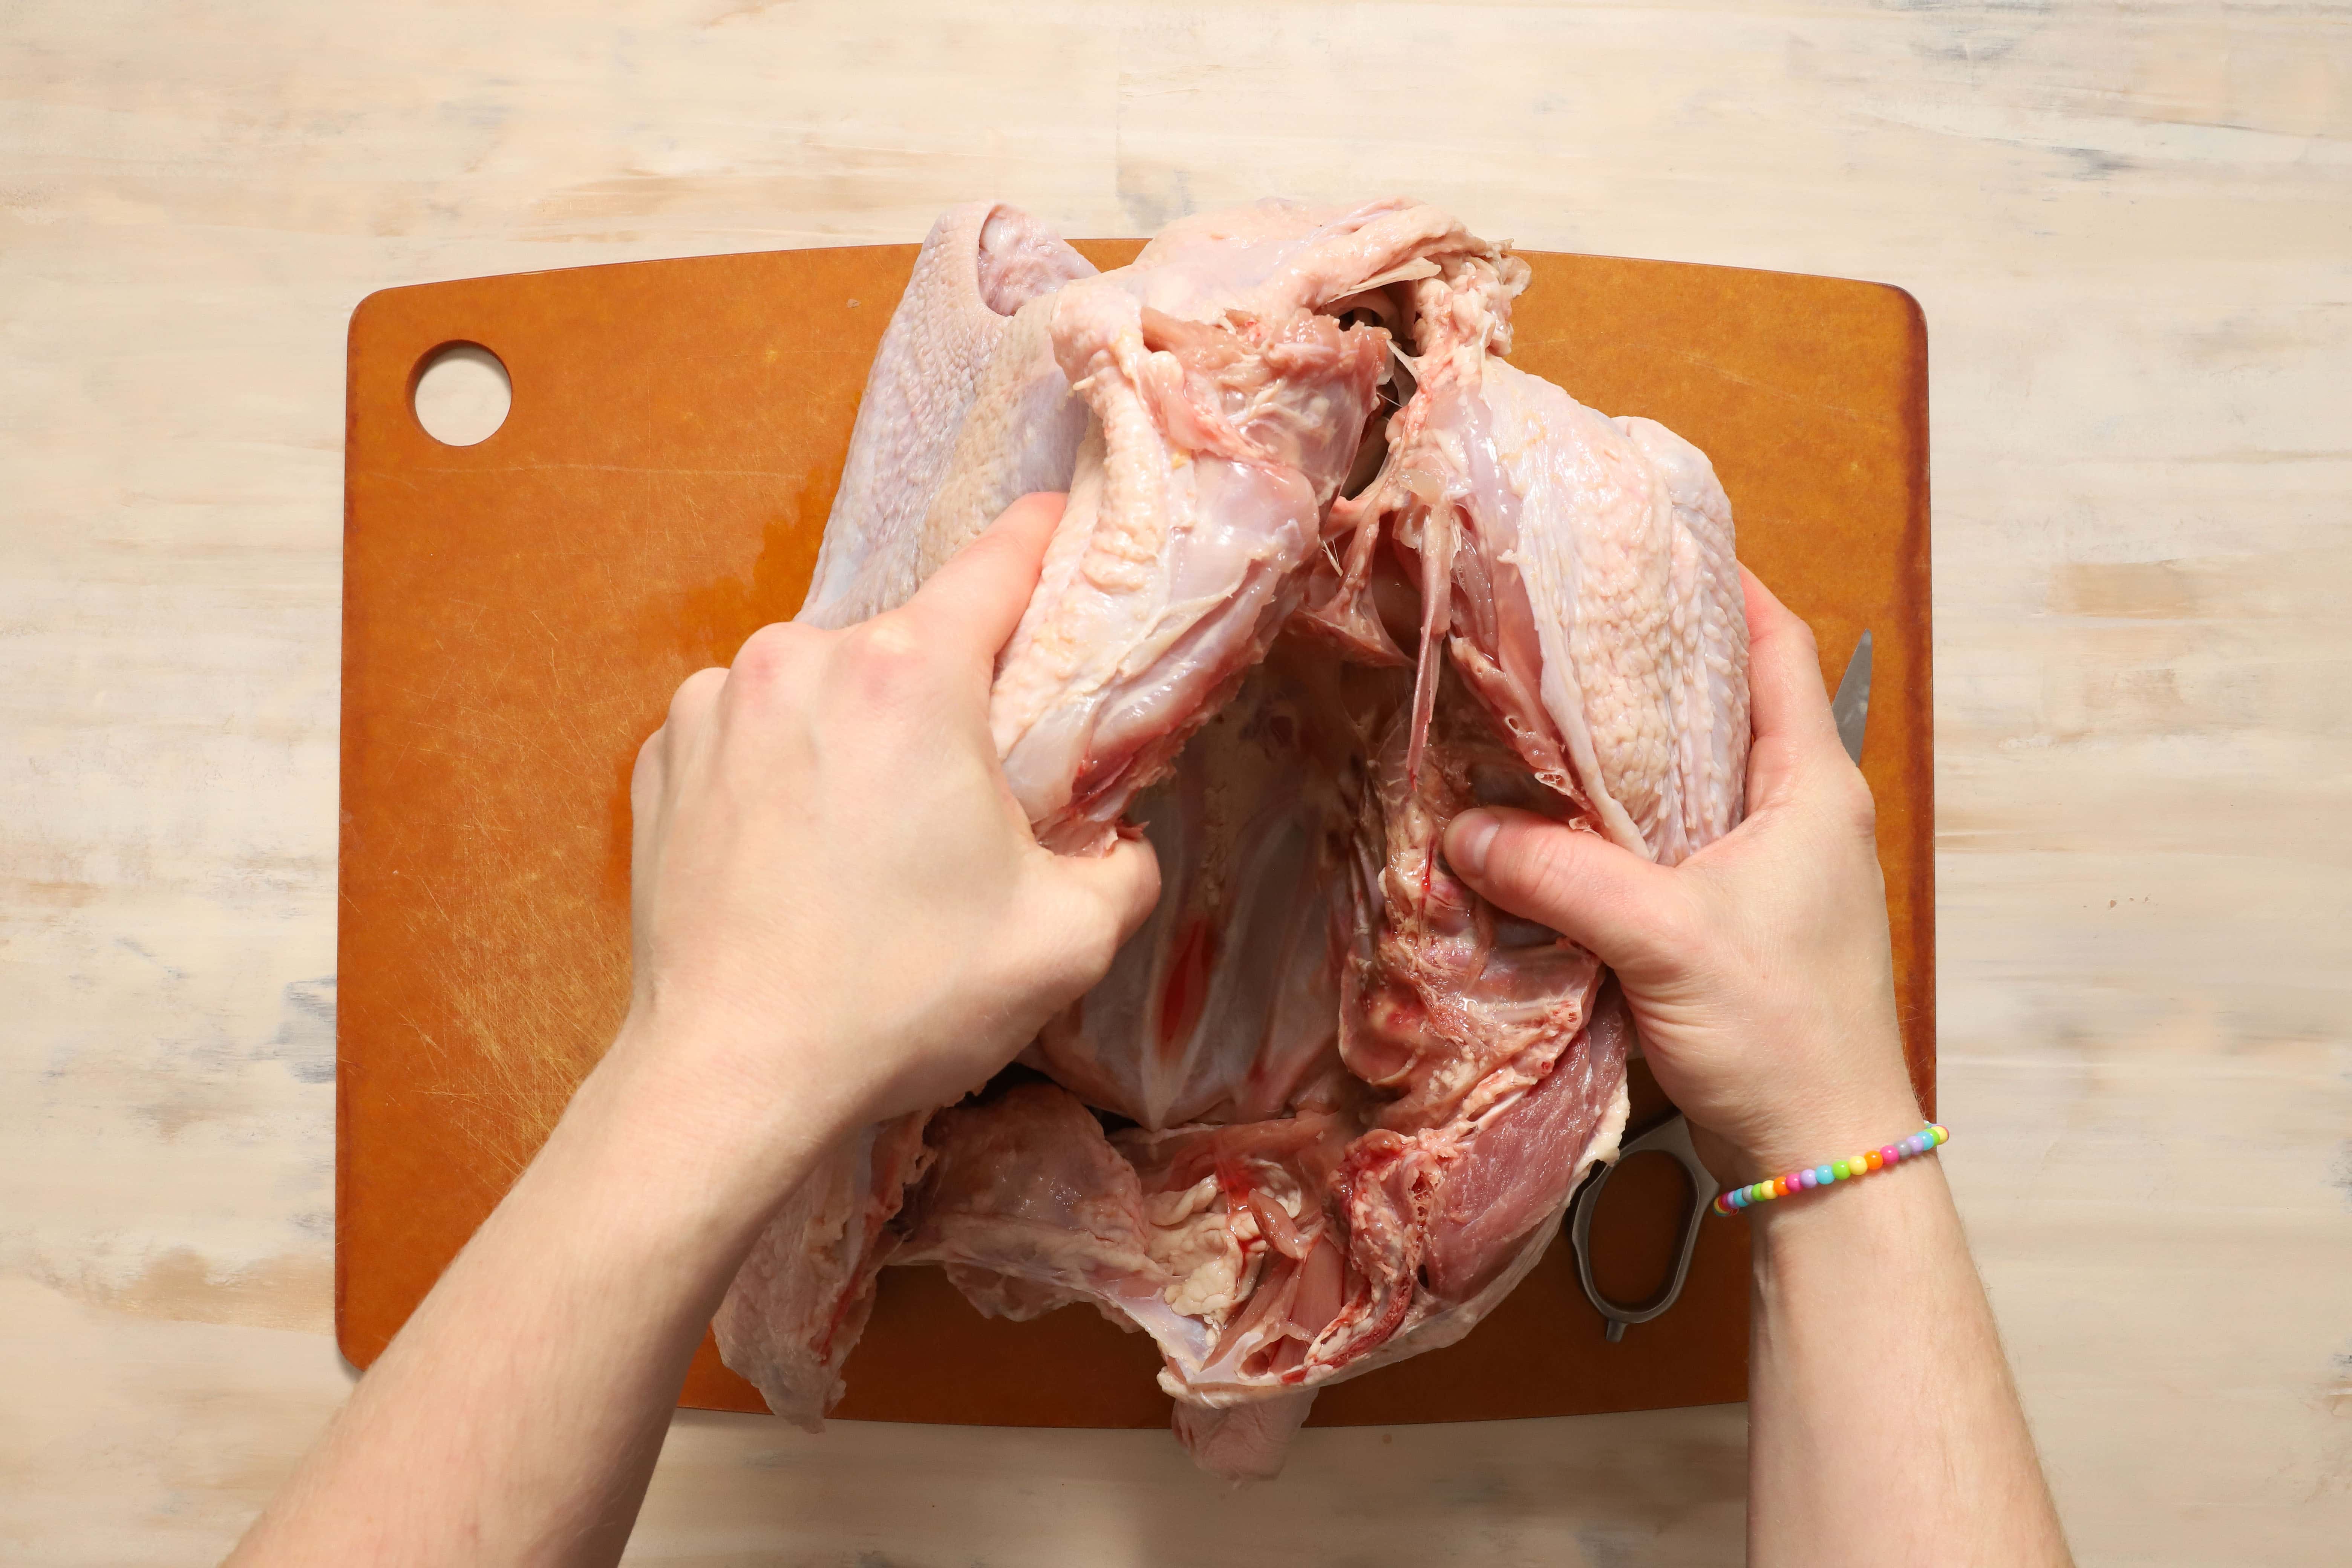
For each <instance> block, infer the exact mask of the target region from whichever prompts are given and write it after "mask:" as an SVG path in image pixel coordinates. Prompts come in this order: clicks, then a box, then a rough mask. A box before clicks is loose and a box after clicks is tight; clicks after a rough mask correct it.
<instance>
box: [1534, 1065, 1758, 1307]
mask: <svg viewBox="0 0 2352 1568" xmlns="http://www.w3.org/2000/svg"><path fill="white" fill-rule="evenodd" d="M1653 1151H1654V1152H1658V1153H1662V1154H1671V1155H1672V1156H1674V1158H1675V1161H1676V1162H1677V1163H1680V1164H1681V1166H1682V1168H1683V1169H1684V1170H1685V1171H1686V1172H1688V1173H1689V1174H1690V1179H1691V1206H1690V1213H1689V1214H1687V1215H1684V1216H1683V1232H1682V1236H1681V1237H1679V1238H1678V1239H1677V1241H1676V1242H1675V1271H1674V1274H1673V1276H1672V1277H1671V1278H1670V1279H1667V1281H1666V1284H1665V1289H1662V1290H1660V1291H1659V1292H1658V1293H1657V1294H1656V1295H1655V1296H1653V1297H1651V1298H1650V1299H1649V1300H1646V1301H1643V1302H1642V1303H1640V1304H1639V1305H1636V1306H1627V1305H1626V1304H1625V1303H1623V1302H1622V1301H1612V1300H1610V1299H1609V1298H1608V1297H1606V1296H1604V1295H1602V1294H1601V1287H1600V1286H1598V1285H1596V1284H1594V1283H1593V1282H1592V1211H1593V1210H1594V1209H1595V1208H1596V1207H1598V1206H1599V1205H1600V1203H1601V1188H1603V1187H1605V1186H1607V1185H1608V1184H1609V1178H1610V1177H1611V1176H1612V1174H1614V1173H1615V1172H1616V1170H1617V1165H1618V1164H1622V1163H1624V1162H1625V1160H1626V1158H1627V1157H1628V1156H1630V1155H1633V1154H1646V1153H1650V1152H1653ZM1721 1190H1722V1189H1721V1188H1720V1187H1718V1186H1717V1184H1716V1180H1715V1177H1714V1175H1713V1174H1712V1173H1710V1172H1709V1171H1708V1170H1707V1168H1706V1165H1705V1164H1704V1163H1702V1162H1701V1161H1700V1159H1699V1157H1698V1151H1697V1150H1696V1148H1694V1147H1693V1146H1692V1144H1691V1135H1690V1123H1689V1122H1688V1121H1685V1120H1684V1119H1683V1115H1682V1113H1681V1112H1680V1111H1676V1112H1675V1114H1674V1115H1672V1116H1670V1117H1668V1118H1667V1119H1666V1120H1665V1121H1661V1122H1659V1123H1658V1124H1657V1125H1656V1126H1655V1127H1653V1128H1651V1129H1650V1130H1649V1131H1646V1132H1644V1133H1643V1134H1642V1135H1641V1136H1640V1137H1639V1138H1636V1139H1634V1140H1633V1142H1630V1143H1627V1144H1625V1145H1623V1146H1622V1148H1620V1149H1619V1150H1618V1152H1617V1163H1616V1164H1609V1165H1603V1166H1601V1168H1600V1169H1599V1170H1597V1171H1595V1172H1593V1173H1592V1174H1591V1177H1589V1178H1588V1179H1587V1180H1586V1182H1585V1184H1584V1185H1583V1186H1581V1187H1580V1188H1578V1189H1577V1193H1576V1196H1575V1198H1574V1199H1573V1200H1571V1201H1570V1205H1569V1232H1568V1235H1569V1240H1570V1243H1572V1244H1573V1245H1574V1247H1575V1248H1576V1277H1577V1279H1580V1280H1581V1281H1582V1282H1583V1285H1584V1294H1585V1298H1586V1299H1587V1300H1590V1301H1591V1303H1592V1306H1593V1310H1596V1311H1598V1312H1599V1313H1600V1314H1601V1316H1602V1317H1604V1318H1606V1319H1608V1320H1609V1342H1611V1343H1612V1344H1614V1343H1616V1342H1618V1341H1619V1340H1622V1339H1623V1338H1624V1337H1625V1325H1627V1324H1628V1323H1646V1322H1648V1321H1650V1320H1651V1319H1652V1318H1654V1317H1656V1316H1657V1315H1658V1314H1659V1313H1661V1312H1663V1311H1664V1310H1666V1309H1667V1308H1669V1307H1671V1306H1673V1305H1674V1304H1675V1298H1676V1297H1678V1296H1680V1295H1681V1294H1682V1293H1683V1279H1684V1277H1685V1275H1687V1274H1688V1273H1689V1272H1690V1262H1691V1254H1692V1253H1693V1252H1694V1251H1695V1250H1696V1249H1697V1247H1698V1227H1699V1223H1700V1222H1701V1221H1702V1220H1704V1219H1706V1206H1707V1205H1709V1204H1711V1203H1713V1202H1714V1201H1715V1194H1717V1192H1719V1191H1721Z"/></svg>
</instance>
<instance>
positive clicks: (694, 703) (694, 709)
mask: <svg viewBox="0 0 2352 1568" xmlns="http://www.w3.org/2000/svg"><path fill="white" fill-rule="evenodd" d="M726 684H727V672H726V671H725V670H723V669H720V668H718V667H716V666H713V667H712V668H709V669H698V670H696V671H695V672H694V673H693V674H692V675H689V676H688V677H687V678H686V679H684V680H681V681H679V682H678V683H677V690H676V691H674V692H672V693H670V699H669V716H668V717H667V719H666V720H664V721H663V723H662V729H663V730H670V731H677V730H686V729H691V728H692V727H693V726H694V725H695V724H696V723H697V722H698V721H700V719H701V717H702V715H703V714H704V713H706V712H708V711H709V708H710V704H711V703H712V701H713V700H716V699H717V697H718V695H719V688H721V687H723V686H725V685H726ZM654 733H655V737H656V739H657V738H659V736H660V734H661V731H658V730H657V731H655V732H654ZM651 743H652V742H647V744H651Z"/></svg>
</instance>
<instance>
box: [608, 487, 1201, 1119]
mask: <svg viewBox="0 0 2352 1568" xmlns="http://www.w3.org/2000/svg"><path fill="white" fill-rule="evenodd" d="M1060 513H1061V498H1060V497H1058V496H1046V495H1038V496H1029V497H1024V499H1023V500H1020V501H1018V502H1016V503H1014V504H1013V506H1012V507H1011V508H1010V509H1008V510H1006V512H1005V513H1004V515H1003V517H1002V518H1000V519H999V520H998V521H997V522H996V523H995V525H994V526H993V527H992V528H991V529H989V530H988V531H986V532H985V533H983V534H982V535H981V536H980V537H979V538H978V539H976V540H975V541H973V542H972V543H971V545H969V546H968V547H966V548H965V550H964V551H963V552H961V554H959V555H957V556H956V557H955V559H953V560H952V561H950V562H949V563H947V564H946V565H945V566H944V567H942V568H941V569H940V571H939V572H938V573H936V574H934V575H933V576H932V577H931V579H930V580H929V582H928V583H927V584H924V586H923V588H922V590H921V592H919V593H918V594H917V595H915V596H914V597H913V598H912V599H911V600H909V601H908V603H907V604H905V605H902V606H900V607H899V608H898V609H896V610H892V611H890V612H888V613H887V614H885V615H882V616H877V617H875V618H874V619H873V620H870V621H867V622H865V623H864V624H862V625H859V626H852V627H849V628H847V629H845V630H842V631H820V630H818V629H816V628H814V627H811V626H800V625H792V624H786V625H777V626H766V627H763V628H762V629H761V630H760V631H758V632H756V633H754V634H753V635H752V637H751V639H750V640H749V641H747V642H746V643H745V644H744V645H743V648H742V651H741V652H740V654H738V655H737V656H736V659H735V663H734V665H733V667H732V668H728V669H706V670H703V671H702V672H700V673H699V674H698V675H695V676H693V677H691V678H689V679H688V680H687V681H686V683H685V684H684V685H682V686H680V687H679V688H678V689H677V696H676V697H675V698H673V699H672V700H671V702H670V709H669V716H668V719H667V721H665V722H664V723H663V725H662V727H661V728H660V729H659V730H657V731H655V733H654V735H653V736H652V738H651V739H649V740H648V741H646V743H645V746H644V749H643V750H641V751H640V752H638V754H637V764H636V773H635V778H634V780H633V781H632V783H631V785H630V805H631V806H632V808H633V810H634V811H635V843H634V855H633V859H632V865H631V873H630V877H631V886H632V899H631V918H632V924H633V927H634V931H635V940H634V959H635V992H634V996H633V1005H632V1008H631V1014H630V1023H629V1026H628V1027H627V1028H625V1030H624V1034H623V1039H624V1042H625V1044H626V1043H630V1042H633V1041H640V1040H643V1039H646V1038H647V1037H650V1038H651V1039H652V1040H654V1041H656V1042H658V1048H659V1049H660V1050H661V1051H663V1052H665V1053H667V1052H675V1053H676V1057H677V1059H676V1061H675V1064H674V1067H673V1068H665V1069H664V1070H663V1071H662V1072H660V1073H659V1074H658V1075H656V1081H667V1082H672V1083H687V1082H690V1083H692V1084H693V1085H695V1086H696V1095H697V1103H698V1108H699V1110H701V1111H703V1112H704V1113H707V1114H709V1115H712V1116H728V1117H733V1116H748V1117H750V1118H751V1121H752V1122H753V1124H754V1127H755V1129H756V1130H758V1131H765V1132H772V1131H774V1130H776V1129H778V1128H780V1127H783V1126H787V1125H803V1126H804V1125H806V1121H805V1119H806V1118H807V1117H808V1116H809V1115H810V1114H811V1113H812V1112H814V1113H815V1114H816V1115H817V1116H819V1117H820V1118H821V1119H822V1121H823V1122H824V1126H825V1128H826V1129H827V1130H829V1131H834V1132H838V1131H846V1130H847V1129H848V1128H850V1127H853V1126H856V1125H858V1124H861V1123H864V1122H866V1121H877V1120H880V1119H882V1118H885V1117H888V1116H892V1115H896V1114H898V1113H900V1112H902V1111H907V1110H917V1109H919V1108H922V1107H926V1106H932V1105H940V1104H945V1103H947V1102H949V1101H951V1100H955V1099H956V1098H958V1097H959V1096H961V1095H962V1094H964V1093H966V1092H967V1091H969V1090H971V1089H976V1088H978V1087H979V1086H980V1085H981V1084H982V1082H984V1081H985V1080H986V1079H988V1078H989V1077H990V1076H991V1075H992V1074H993V1073H994V1072H996V1071H997V1070H998V1069H999V1068H1002V1067H1003V1066H1004V1064H1005V1063H1006V1062H1007V1061H1009V1060H1011V1059H1012V1057H1013V1053H1014V1052H1016V1051H1018V1050H1019V1049H1020V1048H1021V1047H1023V1046H1024V1044H1026V1043H1027V1042H1028V1041H1029V1040H1030V1038H1031V1037H1034V1035H1035V1033H1036V1031H1037V1029H1038V1028H1039V1026H1041V1025H1043V1024H1044V1022H1045V1019H1046V1018H1048V1017H1049V1016H1052V1015H1053V1014H1054V1013H1055V1012H1056V1011H1058V1010H1060V1009H1061V1008H1062V1007H1064V1006H1066V1005H1068V1004H1069V1003H1070V1002H1072V1001H1074V1000H1075V999H1076V997H1077V996H1079V995H1080V994H1082V993H1084V992H1085V991H1086V990H1087V988H1088V987H1089V986H1091V985H1093V984H1094V983H1095V982H1096V981H1097V980H1098V979H1100V978H1101V977H1102V974H1103V973H1104V971H1105V970H1106V969H1108V967H1109V964H1110V961H1111V956H1112V954H1113V953H1114V952H1117V951H1118V946H1119V944H1120V943H1121V942H1124V941H1125V940H1126V939H1127V938H1128V936H1129V935H1130V934H1131V933H1132V932H1133V931H1135V929H1136V928H1137V927H1138V926H1139V925H1140V924H1141V923H1142V921H1143V920H1144V918H1145V916H1147V915H1148V914H1149V913H1150V910H1151V907H1152V905H1153V903H1154V901H1155V900H1157V899H1158V897H1159V889H1160V878H1159V868H1158V865H1157V862H1156V861H1155V859H1154V858H1153V856H1152V853H1151V850H1150V846H1148V845H1146V844H1144V843H1142V842H1140V841H1137V840H1131V839H1123V840H1121V841H1119V842H1118V844H1117V845H1115V846H1114V847H1113V848H1112V849H1111V850H1110V852H1109V853H1108V854H1107V855H1104V856H1100V857H1085V858H1076V857H1060V856H1055V855H1054V854H1051V853H1049V852H1048V851H1046V850H1045V849H1042V848H1040V847H1038V846H1037V843H1036V841H1035V840H1034V838H1033V837H1031V834H1030V831H1029V825H1028V823H1027V821H1026V820H1025V818H1024V816H1023V815H1022V812H1021V810H1020V808H1019V806H1018V805H1015V804H1014V802H1013V796H1012V794H1011V792H1010V791H1009V790H1008V789H1007V788H1006V786H1005V783H1004V776H1003V770H1002V769H1001V768H1000V767H999V766H998V763H997V756H996V748H995V745H994V743H993V742H992V740H991V739H990V736H989V728H988V696H989V684H990V679H991V677H992V672H993V668H994V662H995V658H996V655H997V652H998V650H999V649H1000V648H1001V647H1003V644H1004V642H1005V640H1006V638H1007V637H1010V636H1011V635H1012V631H1013V626H1014V624H1015V623H1016V622H1017V621H1018V620H1019V618H1020V616H1021V613H1022V611H1023V609H1024V606H1025V605H1027V604H1028V601H1029V597H1030V595H1031V594H1032V592H1033V591H1034V587H1035V584H1036V581H1037V573H1038V565H1039V562H1040V560H1041V559H1042V557H1043V555H1044V552H1045V543H1046V541H1047V540H1048V539H1049V538H1050V537H1051V535H1052V532H1053V528H1054V524H1055V521H1056V520H1057V519H1058V518H1059V516H1060Z"/></svg>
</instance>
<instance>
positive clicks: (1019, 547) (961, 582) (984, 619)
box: [897, 491, 1064, 660]
mask: <svg viewBox="0 0 2352 1568" xmlns="http://www.w3.org/2000/svg"><path fill="white" fill-rule="evenodd" d="M1063 499H1064V498H1063V497H1062V496H1060V495H1058V494H1055V493H1052V492H1048V491H1040V492H1038V493H1036V494H1034V495H1025V496H1023V497H1022V498H1021V499H1020V500H1017V501H1014V502H1013V504H1012V505H1011V506H1009V507H1006V508H1005V509H1004V513H1003V516H1001V517H999V518H998V519H997V520H996V521H994V522H992V523H991V524H989V526H988V527H987V529H986V530H984V531H982V533H981V535H980V537H978V538H977V539H974V540H973V541H972V542H971V543H970V544H967V545H965V546H964V547H963V548H962V549H961V550H959V551H958V552H956V553H955V554H954V555H953V556H951V557H950V558H949V561H948V563H947V564H946V565H944V566H941V567H940V569H939V570H938V571H936V572H934V573H932V574H931V575H930V580H929V582H927V583H925V584H923V586H922V588H921V590H920V591H919V592H918V593H917V594H916V595H915V596H914V597H913V598H911V599H909V600H908V601H907V603H906V605H904V606H903V607H902V608H901V609H900V610H899V611H898V612H897V613H898V614H899V615H902V616H906V617H908V619H909V620H912V621H914V622H916V623H917V624H918V625H919V626H920V627H921V628H922V639H921V640H922V641H923V643H924V645H925V646H927V647H945V648H951V649H958V650H963V651H968V652H970V653H971V654H973V655H974V656H976V657H978V658H983V659H989V660H993V659H994V658H996V654H997V650H998V649H999V648H1002V647H1003V646H1004V645H1005V643H1006V641H1008V640H1009V639H1010V638H1011V637H1012V636H1013V627H1014V626H1018V625H1020V624H1021V612H1022V611H1024V610H1025V609H1027V608H1028V607H1029V597H1030V595H1032V594H1034V593H1035V592H1036V591H1037V573H1038V571H1039V569H1040V568H1041V567H1042V566H1043V565H1044V563H1045V546H1046V545H1047V544H1048V543H1050V542H1052V540H1053V537H1054V528H1055V524H1056V523H1058V522H1060V521H1062V501H1063Z"/></svg>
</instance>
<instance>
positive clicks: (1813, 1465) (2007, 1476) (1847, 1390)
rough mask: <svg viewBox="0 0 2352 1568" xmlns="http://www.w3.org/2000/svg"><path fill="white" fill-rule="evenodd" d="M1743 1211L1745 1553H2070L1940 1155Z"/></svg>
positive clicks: (1993, 1559) (1768, 1566) (2018, 1559)
mask: <svg viewBox="0 0 2352 1568" xmlns="http://www.w3.org/2000/svg"><path fill="white" fill-rule="evenodd" d="M1901 1131H1907V1130H1906V1129H1902V1128H1898V1127H1889V1128H1887V1129H1886V1130H1885V1132H1883V1133H1881V1134H1880V1135H1879V1140H1880V1141H1882V1142H1883V1141H1884V1140H1885V1138H1886V1137H1890V1136H1893V1135H1895V1134H1896V1133H1898V1132H1901ZM1748 1214H1749V1215H1750V1216H1751V1220H1752V1222H1753V1223H1754V1225H1755V1226H1756V1233H1755V1244H1754V1260H1755V1261H1754V1313H1753V1327H1752V1340H1751V1356H1750V1364H1749V1372H1748V1378H1749V1394H1748V1398H1749V1405H1748V1412H1749V1415H1748V1419H1749V1434H1748V1488H1749V1492H1748V1560H1749V1561H1750V1562H1751V1563H1757V1564H1759V1565H1761V1568H1776V1565H1779V1564H1788V1563H1864V1562H1875V1563H1929V1562H1934V1563H1951V1564H1955V1565H1958V1564H1969V1563H1984V1564H2000V1565H2002V1568H2018V1565H2041V1564H2052V1563H2067V1562H2069V1561H2070V1559H2069V1557H2068V1555H2067V1552H2066V1547H2065V1542H2064V1539H2063V1536H2062V1535H2061V1534H2060V1532H2059V1528H2058V1522H2057V1517H2056V1514H2055V1511H2054V1510H2053V1508H2052V1506H2051V1502H2050V1498H2049V1494H2048V1491H2047V1490H2046V1489H2045V1488H2044V1486H2043V1484H2042V1472H2041V1469H2040V1467H2039V1465H2038V1464H2037V1463H2036V1461H2035V1458H2034V1454H2033V1445H2032V1437H2031V1436H2030V1435H2029V1434H2028V1432H2027V1430H2026V1426H2025V1419H2024V1415H2023V1414H2022V1412H2021V1410H2020V1408H2019V1406H2018V1402H2017V1394H2016V1391H2015V1389H2014V1388H2013V1387H2012V1386H2011V1383H2010V1378H2009V1372H2008V1365H2007V1363H2006V1362H2005V1361H2004V1359H2003V1357H2002V1355H2001V1350H2000V1341H1999V1339H1998V1337H1997V1335H1996V1334H1995V1332H1994V1329H1993V1321H1992V1312H1991V1309H1990V1305H1989V1304H1988V1303H1987V1301H1986V1299H1985V1294H1984V1289H1983V1287H1982V1285H1981V1284H1980V1283H1979V1280H1978V1278H1977V1273H1976V1269H1975V1267H1974V1265H1973V1264H1972V1263H1971V1262H1970V1260H1969V1255H1968V1248H1967V1244H1966V1242H1965V1240H1964V1239H1963V1237H1962V1235H1961V1231H1960V1224H1959V1216H1958V1214H1957V1213H1956V1212H1955V1210H1954V1208H1953V1206H1952V1200H1951V1194H1950V1190H1949V1189H1948V1187H1947V1186H1946V1185H1945V1182H1944V1173H1943V1171H1942V1169H1941V1167H1940V1163H1939V1162H1938V1161H1937V1160H1935V1159H1916V1160H1911V1161H1907V1162H1906V1163H1903V1164H1902V1165H1900V1166H1898V1167H1896V1168H1895V1169H1894V1170H1892V1171H1885V1172H1881V1173H1877V1174H1874V1175H1872V1176H1870V1177H1868V1178H1867V1179H1865V1180H1862V1181H1858V1182H1855V1183H1853V1185H1851V1186H1846V1185H1843V1184H1841V1185H1840V1186H1838V1187H1837V1188H1836V1189H1834V1190H1832V1191H1830V1192H1825V1193H1824V1192H1815V1193H1813V1194H1809V1195H1806V1196H1802V1197H1797V1198H1791V1199H1788V1200H1783V1201H1781V1202H1779V1203H1772V1204H1766V1205H1759V1206H1758V1207H1756V1208H1752V1209H1750V1210H1748Z"/></svg>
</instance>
